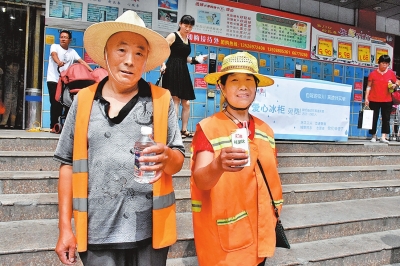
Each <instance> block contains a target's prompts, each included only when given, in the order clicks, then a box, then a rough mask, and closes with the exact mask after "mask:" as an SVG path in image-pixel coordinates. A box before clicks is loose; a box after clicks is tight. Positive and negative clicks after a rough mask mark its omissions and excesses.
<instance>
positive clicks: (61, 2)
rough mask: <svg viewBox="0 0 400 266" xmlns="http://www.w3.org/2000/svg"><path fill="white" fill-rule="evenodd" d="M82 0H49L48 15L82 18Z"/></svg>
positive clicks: (74, 18)
mask: <svg viewBox="0 0 400 266" xmlns="http://www.w3.org/2000/svg"><path fill="white" fill-rule="evenodd" d="M82 6H83V4H82V2H73V1H65V0H50V3H49V16H50V17H53V18H63V19H73V20H82Z"/></svg>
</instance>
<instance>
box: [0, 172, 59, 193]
mask: <svg viewBox="0 0 400 266" xmlns="http://www.w3.org/2000/svg"><path fill="white" fill-rule="evenodd" d="M57 185H58V171H1V172H0V194H31V193H55V192H57Z"/></svg>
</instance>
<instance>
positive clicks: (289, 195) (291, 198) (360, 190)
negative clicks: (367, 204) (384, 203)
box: [282, 179, 400, 204]
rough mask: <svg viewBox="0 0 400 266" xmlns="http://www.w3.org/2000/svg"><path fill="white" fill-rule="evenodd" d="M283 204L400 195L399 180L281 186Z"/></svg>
mask: <svg viewBox="0 0 400 266" xmlns="http://www.w3.org/2000/svg"><path fill="white" fill-rule="evenodd" d="M282 187H283V199H284V201H285V204H304V203H316V202H329V201H342V200H351V199H366V198H378V197H390V196H398V195H400V179H395V180H375V181H361V182H335V183H311V184H291V185H283V186H282Z"/></svg>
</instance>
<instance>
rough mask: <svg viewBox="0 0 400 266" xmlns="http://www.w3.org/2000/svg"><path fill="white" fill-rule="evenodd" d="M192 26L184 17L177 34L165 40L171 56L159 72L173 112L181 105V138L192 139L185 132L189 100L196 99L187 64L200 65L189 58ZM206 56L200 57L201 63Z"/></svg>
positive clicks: (192, 20)
mask: <svg viewBox="0 0 400 266" xmlns="http://www.w3.org/2000/svg"><path fill="white" fill-rule="evenodd" d="M193 26H194V18H193V17H192V16H190V15H184V16H183V17H182V18H181V20H180V22H179V29H178V31H177V32H173V33H170V34H169V35H168V36H167V38H166V40H167V42H168V43H169V46H170V49H171V55H170V57H169V59H168V61H167V63H166V64H165V63H163V64H162V66H161V69H160V71H161V72H164V74H163V80H162V87H163V88H166V89H168V90H169V91H170V92H171V95H172V97H173V99H174V104H175V112H176V114H177V115H178V114H179V103H181V104H182V130H181V135H182V138H186V137H193V134H192V133H191V132H189V131H188V130H187V125H188V121H189V114H190V100H194V99H196V97H195V95H194V89H193V84H192V79H191V78H190V74H189V70H188V67H187V63H191V64H198V63H200V62H199V61H197V60H196V59H195V58H194V57H189V54H190V52H191V47H190V41H189V39H188V34H189V33H190V32H191V31H192V29H193ZM206 58H207V56H202V58H201V59H202V60H201V59H200V58H198V60H200V61H203V60H205V59H206Z"/></svg>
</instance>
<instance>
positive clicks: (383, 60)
mask: <svg viewBox="0 0 400 266" xmlns="http://www.w3.org/2000/svg"><path fill="white" fill-rule="evenodd" d="M380 63H388V64H390V56H388V55H387V54H384V55H381V56H380V57H379V59H378V64H380Z"/></svg>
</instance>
